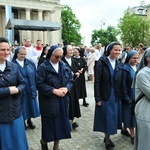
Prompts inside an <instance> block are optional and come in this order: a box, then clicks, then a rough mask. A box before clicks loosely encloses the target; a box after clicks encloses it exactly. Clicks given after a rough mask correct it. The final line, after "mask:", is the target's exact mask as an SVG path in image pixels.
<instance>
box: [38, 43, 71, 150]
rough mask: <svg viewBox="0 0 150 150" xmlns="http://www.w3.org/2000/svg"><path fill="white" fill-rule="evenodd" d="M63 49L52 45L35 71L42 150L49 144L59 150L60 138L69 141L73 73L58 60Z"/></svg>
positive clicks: (45, 149)
mask: <svg viewBox="0 0 150 150" xmlns="http://www.w3.org/2000/svg"><path fill="white" fill-rule="evenodd" d="M62 56H63V50H62V48H59V47H58V46H57V45H52V46H51V48H50V49H49V51H48V54H47V56H46V60H45V61H44V62H43V63H42V64H41V65H40V66H39V67H38V68H37V74H36V85H37V89H38V93H39V106H40V113H41V123H42V139H41V147H42V150H48V145H47V143H48V142H52V141H54V146H53V150H58V149H59V141H60V140H61V139H67V138H71V134H70V131H71V128H70V122H69V94H70V91H71V88H72V83H73V79H72V74H71V70H70V69H69V68H68V67H67V65H66V64H65V63H64V62H63V61H61V58H62Z"/></svg>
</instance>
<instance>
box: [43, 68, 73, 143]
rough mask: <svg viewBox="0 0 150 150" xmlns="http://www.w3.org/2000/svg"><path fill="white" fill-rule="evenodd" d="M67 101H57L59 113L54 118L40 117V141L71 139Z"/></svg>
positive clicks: (63, 99)
mask: <svg viewBox="0 0 150 150" xmlns="http://www.w3.org/2000/svg"><path fill="white" fill-rule="evenodd" d="M60 70H61V69H59V72H58V74H59V78H60V80H61V75H62V74H61V72H60ZM67 105H68V101H67V99H66V98H63V97H62V98H61V100H59V106H60V107H59V112H58V114H57V115H56V117H45V116H41V121H42V139H43V140H44V141H46V142H51V141H58V140H61V139H67V138H71V134H70V131H71V127H70V121H69V117H68V114H67V112H66V107H68V106H67Z"/></svg>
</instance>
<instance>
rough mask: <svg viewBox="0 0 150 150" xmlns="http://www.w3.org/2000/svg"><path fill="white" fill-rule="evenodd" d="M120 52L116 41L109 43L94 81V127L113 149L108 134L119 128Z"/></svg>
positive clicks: (120, 121)
mask: <svg viewBox="0 0 150 150" xmlns="http://www.w3.org/2000/svg"><path fill="white" fill-rule="evenodd" d="M120 52H121V45H120V44H119V43H118V42H112V43H110V44H109V45H108V46H107V48H106V54H105V55H103V56H102V57H101V58H100V59H99V61H98V63H97V65H96V74H95V81H94V96H95V115H94V128H93V130H94V131H96V132H103V133H104V134H105V138H104V143H105V147H106V149H107V150H113V149H114V146H115V144H114V143H113V142H112V141H111V140H110V135H114V134H116V133H117V129H121V127H122V120H121V99H122V67H123V64H122V63H120V62H119V61H118V60H117V58H118V57H119V55H120Z"/></svg>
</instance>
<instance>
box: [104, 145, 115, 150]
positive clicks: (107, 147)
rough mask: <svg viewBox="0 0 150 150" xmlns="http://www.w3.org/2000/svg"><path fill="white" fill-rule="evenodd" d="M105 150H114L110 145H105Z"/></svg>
mask: <svg viewBox="0 0 150 150" xmlns="http://www.w3.org/2000/svg"><path fill="white" fill-rule="evenodd" d="M105 147H106V150H114V148H113V147H112V146H111V144H110V143H109V144H105Z"/></svg>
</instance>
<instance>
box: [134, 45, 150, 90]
mask: <svg viewBox="0 0 150 150" xmlns="http://www.w3.org/2000/svg"><path fill="white" fill-rule="evenodd" d="M148 57H150V47H148V48H147V49H146V51H145V53H144V54H143V56H142V59H141V61H140V63H139V65H138V68H137V70H136V73H135V77H134V80H133V83H132V87H133V88H134V87H135V81H136V75H137V73H138V72H139V71H140V70H141V69H142V68H144V67H145V66H146V65H147V58H148Z"/></svg>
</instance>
